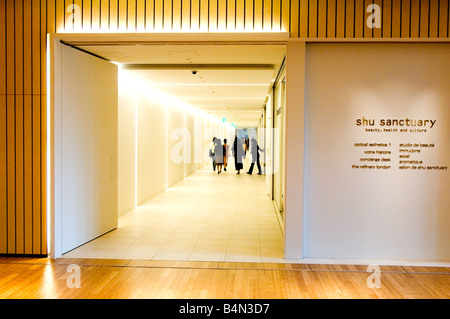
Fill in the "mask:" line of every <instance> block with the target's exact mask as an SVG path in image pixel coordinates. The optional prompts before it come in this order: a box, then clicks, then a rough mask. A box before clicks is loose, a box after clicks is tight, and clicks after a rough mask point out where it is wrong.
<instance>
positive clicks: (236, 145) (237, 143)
mask: <svg viewBox="0 0 450 319" xmlns="http://www.w3.org/2000/svg"><path fill="white" fill-rule="evenodd" d="M233 156H234V167H235V169H236V171H237V173H236V174H240V173H241V169H244V164H243V163H242V161H243V160H242V158H243V157H244V156H245V151H244V148H243V147H242V142H241V140H240V139H239V138H238V137H237V136H235V137H234V142H233Z"/></svg>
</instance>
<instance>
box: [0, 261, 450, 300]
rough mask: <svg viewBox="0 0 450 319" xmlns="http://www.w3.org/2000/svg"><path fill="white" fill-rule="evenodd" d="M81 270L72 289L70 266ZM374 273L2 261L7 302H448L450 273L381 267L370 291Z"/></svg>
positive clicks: (339, 268) (1, 286)
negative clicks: (77, 284) (378, 282)
mask: <svg viewBox="0 0 450 319" xmlns="http://www.w3.org/2000/svg"><path fill="white" fill-rule="evenodd" d="M70 264H76V265H78V266H79V267H80V268H79V269H80V288H69V287H68V285H67V281H68V278H69V276H70V275H71V273H69V272H68V266H69V265H70ZM371 274H372V273H371V272H368V271H367V266H364V265H361V266H358V265H320V264H286V263H233V262H190V261H172V262H171V261H155V260H147V261H146V260H127V259H88V258H82V259H71V258H61V259H57V260H51V259H48V258H18V257H3V258H0V298H1V299H10V298H27V299H34V298H64V299H68V298H77V299H78V298H79V299H81V298H83V299H85V298H103V299H113V298H126V299H135V298H152V299H159V298H161V299H182V298H186V299H197V298H200V299H212V298H214V299H256V298H258V299H259V298H264V299H294V298H295V299H301V298H320V299H326V298H333V299H335V298H339V299H341V298H358V299H367V298H382V299H391V298H395V299H403V298H416V299H448V298H450V268H447V267H406V266H381V278H380V279H381V287H380V288H368V286H367V278H368V277H369V276H370V275H371Z"/></svg>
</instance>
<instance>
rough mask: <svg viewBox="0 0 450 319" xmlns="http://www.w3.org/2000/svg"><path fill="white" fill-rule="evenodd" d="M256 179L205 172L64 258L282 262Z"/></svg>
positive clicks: (269, 209)
mask: <svg viewBox="0 0 450 319" xmlns="http://www.w3.org/2000/svg"><path fill="white" fill-rule="evenodd" d="M231 166H234V165H231ZM246 166H247V165H246ZM255 173H256V172H254V174H253V175H252V176H249V175H247V174H245V170H243V171H241V174H240V175H237V174H236V172H235V171H234V168H233V167H231V168H230V169H229V171H228V172H222V174H220V175H218V174H217V173H216V172H213V171H212V168H211V167H210V166H208V167H205V168H204V169H202V170H199V171H197V172H196V173H194V174H192V175H190V176H189V177H187V178H186V179H185V180H183V181H181V182H179V183H177V184H176V185H174V186H173V187H171V188H169V189H168V190H167V191H166V192H163V193H161V194H159V195H157V196H155V197H154V198H152V199H150V200H148V201H147V202H145V203H144V204H143V205H141V206H139V207H138V208H137V209H135V210H134V211H132V212H130V213H127V214H125V215H123V216H122V217H120V218H119V227H118V228H117V229H116V230H113V231H111V232H109V233H107V234H105V235H104V236H102V237H100V238H97V239H95V240H93V241H91V242H89V243H87V244H85V245H83V246H81V247H78V248H76V249H74V250H72V251H70V252H68V253H67V254H65V255H63V257H71V258H72V257H74V258H114V259H149V260H186V261H230V262H235V261H241V262H285V260H284V259H283V237H282V233H281V229H280V225H279V223H278V219H277V216H276V214H275V211H274V208H273V204H272V201H271V199H270V197H269V196H268V192H267V188H266V184H265V176H264V175H256V174H255ZM286 262H288V261H286Z"/></svg>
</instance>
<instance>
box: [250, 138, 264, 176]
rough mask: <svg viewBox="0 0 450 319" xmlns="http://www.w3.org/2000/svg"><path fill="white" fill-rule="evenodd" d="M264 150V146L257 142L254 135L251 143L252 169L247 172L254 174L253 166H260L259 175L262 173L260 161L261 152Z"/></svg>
mask: <svg viewBox="0 0 450 319" xmlns="http://www.w3.org/2000/svg"><path fill="white" fill-rule="evenodd" d="M262 151H264V150H263V149H262V148H260V147H259V145H258V143H257V142H256V139H255V138H254V137H252V140H251V145H250V153H251V154H252V163H251V164H250V169H249V170H248V172H247V174H249V175H252V172H253V167H254V166H255V163H256V166H257V167H258V175H262V170H261V164H260V163H259V152H262Z"/></svg>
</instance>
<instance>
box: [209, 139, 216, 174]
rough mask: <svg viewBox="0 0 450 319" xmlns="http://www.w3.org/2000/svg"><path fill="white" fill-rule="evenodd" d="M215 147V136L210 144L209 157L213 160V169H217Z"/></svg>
mask: <svg viewBox="0 0 450 319" xmlns="http://www.w3.org/2000/svg"><path fill="white" fill-rule="evenodd" d="M215 147H216V137H213V139H212V142H211V144H210V146H209V157H210V158H211V160H212V166H213V171H216V154H214V149H215Z"/></svg>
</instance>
